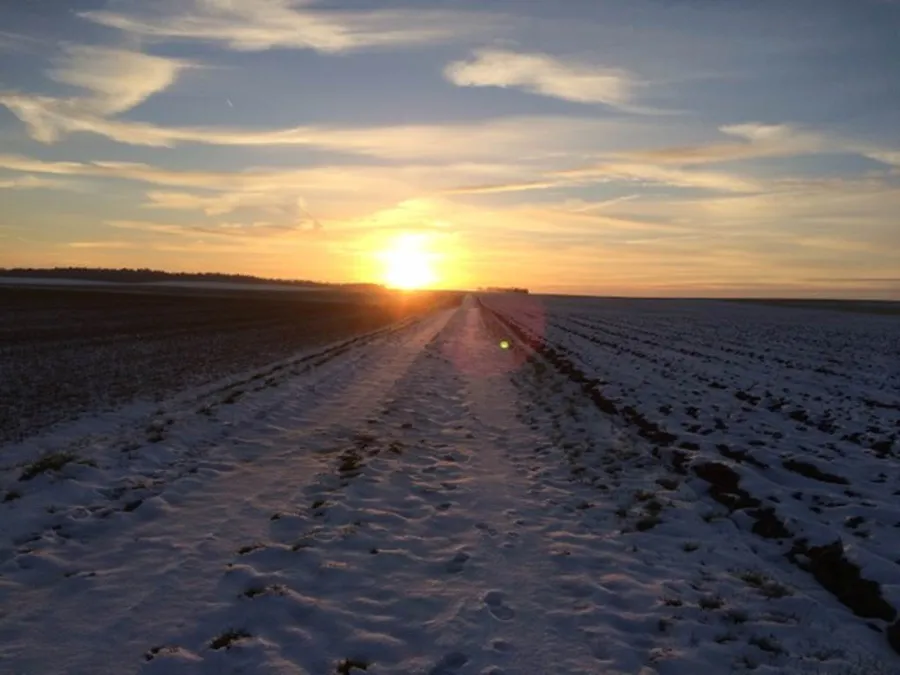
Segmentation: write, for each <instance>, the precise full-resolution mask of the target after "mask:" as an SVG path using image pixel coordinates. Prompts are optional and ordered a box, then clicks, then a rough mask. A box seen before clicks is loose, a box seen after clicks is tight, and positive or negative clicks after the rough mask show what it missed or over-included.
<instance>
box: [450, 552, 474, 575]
mask: <svg viewBox="0 0 900 675" xmlns="http://www.w3.org/2000/svg"><path fill="white" fill-rule="evenodd" d="M470 557H471V556H469V554H468V553H465V552H463V551H459V552H458V553H457V554H456V555H455V556H453V558H452V559H451V560H450V562H448V563H447V571H448V572H449V573H450V574H459V573H460V572H462V571H463V567H464V566H465V564H466V561H467V560H468V559H469V558H470Z"/></svg>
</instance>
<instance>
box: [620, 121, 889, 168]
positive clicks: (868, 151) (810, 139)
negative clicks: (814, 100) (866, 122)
mask: <svg viewBox="0 0 900 675" xmlns="http://www.w3.org/2000/svg"><path fill="white" fill-rule="evenodd" d="M719 132H720V133H721V134H722V135H724V136H727V137H729V138H730V139H736V140H730V141H725V142H718V143H708V144H703V145H690V146H671V147H665V148H654V149H650V150H639V151H631V152H626V153H621V155H620V157H621V158H622V159H631V160H639V161H644V162H653V163H655V164H672V165H680V166H689V165H695V164H715V163H719V162H733V161H741V160H753V159H760V158H764V157H797V156H804V155H807V156H808V155H818V154H826V153H846V154H852V155H859V156H861V157H867V158H869V159H871V160H873V161H876V162H880V163H881V164H886V165H891V166H900V150H897V149H892V148H885V147H880V146H876V145H873V144H870V143H864V142H860V141H855V140H852V139H846V138H841V137H840V136H837V135H829V134H826V133H823V132H818V131H815V130H809V129H802V128H798V127H796V126H794V125H790V124H763V123H759V122H747V123H742V124H731V125H725V126H722V127H719Z"/></svg>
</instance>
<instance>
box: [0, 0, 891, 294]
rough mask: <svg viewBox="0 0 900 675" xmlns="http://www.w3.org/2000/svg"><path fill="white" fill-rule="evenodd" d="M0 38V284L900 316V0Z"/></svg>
mask: <svg viewBox="0 0 900 675" xmlns="http://www.w3.org/2000/svg"><path fill="white" fill-rule="evenodd" d="M0 16H2V18H3V20H2V22H0V25H2V32H0V58H2V59H3V63H4V67H3V69H2V71H0V139H2V142H0V200H2V204H3V208H2V209H0V267H3V266H5V267H11V266H55V265H97V266H112V267H124V266H129V267H152V268H158V269H165V270H173V271H181V270H190V271H194V270H196V271H221V272H236V273H249V274H255V275H260V276H265V277H290V278H303V279H314V280H320V281H376V282H380V283H388V284H391V285H398V286H401V287H402V286H421V285H436V286H439V287H468V288H471V287H476V286H510V285H515V286H527V287H529V288H531V289H533V290H535V291H546V292H567V293H597V294H610V295H790V296H801V295H822V296H833V297H881V298H900V223H898V220H897V214H898V213H900V132H898V120H900V118H898V116H897V115H898V111H900V88H898V80H897V65H896V64H897V63H900V46H898V43H897V40H896V27H897V26H898V25H900V4H897V3H896V2H890V1H889V0H853V1H851V0H846V1H838V0H819V1H816V2H814V1H812V0H798V1H797V2H768V1H763V2H741V3H737V2H698V1H696V0H634V1H629V2H613V1H605V0H571V2H569V1H565V2H547V3H537V2H535V3H525V2H520V1H518V0H497V1H493V2H475V1H474V0H472V1H470V0H462V1H455V2H448V1H444V0H436V1H434V2H427V3H425V2H415V3H414V2H408V1H406V0H401V1H399V2H391V1H387V2H375V1H374V0H349V1H347V0H334V1H333V2H330V1H328V0H321V1H318V2H314V1H311V0H165V1H161V2H138V1H137V0H108V1H103V0H75V1H74V2H28V3H25V2H21V3H18V2H16V3H4V6H3V8H2V9H0ZM404 255H406V256H407V257H406V258H404V260H405V261H406V262H397V259H398V256H400V257H402V256H404ZM385 260H389V261H390V260H393V261H394V262H393V263H391V264H386V263H385Z"/></svg>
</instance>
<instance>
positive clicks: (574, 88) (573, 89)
mask: <svg viewBox="0 0 900 675" xmlns="http://www.w3.org/2000/svg"><path fill="white" fill-rule="evenodd" d="M444 75H445V76H446V78H447V79H448V80H450V82H452V83H453V84H456V85H458V86H460V87H504V88H514V89H521V90H523V91H527V92H530V93H532V94H539V95H541V96H550V97H553V98H560V99H564V100H567V101H575V102H577V103H603V104H605V105H609V106H614V107H617V108H623V107H628V106H629V104H630V102H631V99H632V95H633V90H634V80H633V78H632V76H631V75H630V74H629V73H627V72H626V71H624V70H622V69H618V68H610V67H608V66H603V65H600V64H591V63H587V62H584V61H576V60H572V59H569V60H566V59H561V58H558V57H554V56H551V55H549V54H542V53H521V52H512V51H506V50H501V49H481V50H478V51H476V52H475V53H474V55H473V57H472V58H471V59H469V60H463V61H456V62H454V63H451V64H449V65H448V66H447V67H446V68H445V69H444Z"/></svg>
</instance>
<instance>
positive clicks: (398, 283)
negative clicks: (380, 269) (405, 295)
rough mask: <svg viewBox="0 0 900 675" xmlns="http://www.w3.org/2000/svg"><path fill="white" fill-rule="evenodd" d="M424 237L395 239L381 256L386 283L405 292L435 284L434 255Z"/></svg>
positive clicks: (408, 236)
mask: <svg viewBox="0 0 900 675" xmlns="http://www.w3.org/2000/svg"><path fill="white" fill-rule="evenodd" d="M428 243H429V242H428V241H427V240H426V239H425V237H424V236H416V235H411V234H406V235H402V236H400V237H397V238H396V239H394V240H393V241H392V242H391V243H390V245H389V247H388V248H387V249H385V250H384V251H383V252H382V254H381V260H382V264H383V266H384V273H383V276H384V282H385V283H386V284H387V285H388V286H390V287H392V288H399V289H404V290H414V289H418V288H425V287H427V286H430V285H432V284H434V282H435V281H436V280H437V275H436V274H435V270H434V257H435V256H434V253H433V252H432V251H430V250H429V247H428Z"/></svg>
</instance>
